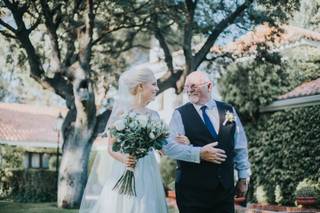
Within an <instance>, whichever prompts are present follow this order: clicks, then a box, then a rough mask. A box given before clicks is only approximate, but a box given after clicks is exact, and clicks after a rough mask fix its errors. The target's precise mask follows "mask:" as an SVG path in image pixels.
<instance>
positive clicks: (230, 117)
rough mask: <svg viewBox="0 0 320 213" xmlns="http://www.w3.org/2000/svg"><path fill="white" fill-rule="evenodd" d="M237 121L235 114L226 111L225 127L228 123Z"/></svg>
mask: <svg viewBox="0 0 320 213" xmlns="http://www.w3.org/2000/svg"><path fill="white" fill-rule="evenodd" d="M235 120H236V118H235V116H234V114H233V113H232V112H230V111H229V110H228V111H226V115H225V120H224V122H223V126H225V125H226V124H227V123H232V122H235Z"/></svg>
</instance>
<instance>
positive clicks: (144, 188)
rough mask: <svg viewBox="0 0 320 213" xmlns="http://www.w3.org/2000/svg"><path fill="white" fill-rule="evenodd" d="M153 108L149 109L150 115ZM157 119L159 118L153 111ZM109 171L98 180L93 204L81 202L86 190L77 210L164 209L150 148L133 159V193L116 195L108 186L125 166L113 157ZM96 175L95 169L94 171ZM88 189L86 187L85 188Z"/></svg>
mask: <svg viewBox="0 0 320 213" xmlns="http://www.w3.org/2000/svg"><path fill="white" fill-rule="evenodd" d="M155 113H156V112H152V117H154V116H155ZM156 116H157V119H159V116H158V114H157V113H156ZM112 164H113V165H112V168H111V171H110V174H108V177H107V178H106V180H105V182H104V184H100V186H97V187H101V189H102V190H101V192H100V193H99V194H100V195H98V196H97V197H96V198H94V199H96V200H95V201H94V204H92V203H91V204H90V206H89V207H88V205H87V204H84V203H85V201H84V200H85V199H86V197H85V196H88V197H89V194H90V193H85V194H84V198H83V201H82V204H81V208H80V213H167V212H168V208H167V203H166V199H165V192H164V188H163V184H162V178H161V175H160V169H159V165H158V163H157V161H156V156H155V153H154V151H153V150H152V151H149V153H148V154H147V155H146V156H145V157H143V158H140V159H139V160H138V161H137V164H136V167H135V170H134V176H135V187H136V196H128V195H120V194H119V193H118V192H117V191H114V190H112V189H113V187H114V186H115V184H116V182H117V181H118V180H119V178H120V177H121V175H122V174H123V173H124V172H125V170H126V167H125V165H124V164H123V163H121V162H119V161H117V160H114V161H113V163H112ZM97 173H98V174H97V176H99V172H97ZM86 190H88V189H86Z"/></svg>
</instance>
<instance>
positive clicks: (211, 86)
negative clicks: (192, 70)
mask: <svg viewBox="0 0 320 213" xmlns="http://www.w3.org/2000/svg"><path fill="white" fill-rule="evenodd" d="M212 88H213V85H212V82H209V84H208V90H209V91H210V92H211V90H212Z"/></svg>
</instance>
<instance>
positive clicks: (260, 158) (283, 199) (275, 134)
mask: <svg viewBox="0 0 320 213" xmlns="http://www.w3.org/2000/svg"><path fill="white" fill-rule="evenodd" d="M246 132H247V136H248V139H249V158H250V162H251V165H252V173H253V174H252V178H251V179H252V181H251V187H250V191H249V196H250V197H251V198H253V199H257V197H259V196H260V195H259V194H258V195H257V194H256V193H255V191H257V189H258V191H259V190H260V194H261V187H262V188H263V189H264V191H265V196H266V201H268V202H270V203H280V204H286V205H288V204H289V205H292V204H293V203H294V192H295V189H296V186H297V185H298V183H299V182H300V181H302V180H303V179H305V178H308V179H311V180H314V181H316V182H318V183H319V182H320V105H316V106H308V107H303V108H294V109H287V110H283V111H278V112H275V113H268V114H264V115H262V116H261V117H260V118H259V120H258V121H257V123H250V124H247V125H246Z"/></svg>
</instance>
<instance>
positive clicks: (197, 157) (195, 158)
mask: <svg viewBox="0 0 320 213" xmlns="http://www.w3.org/2000/svg"><path fill="white" fill-rule="evenodd" d="M200 151H201V147H193V152H192V153H193V155H192V156H191V158H192V160H193V162H195V163H200V160H201V159H200Z"/></svg>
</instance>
